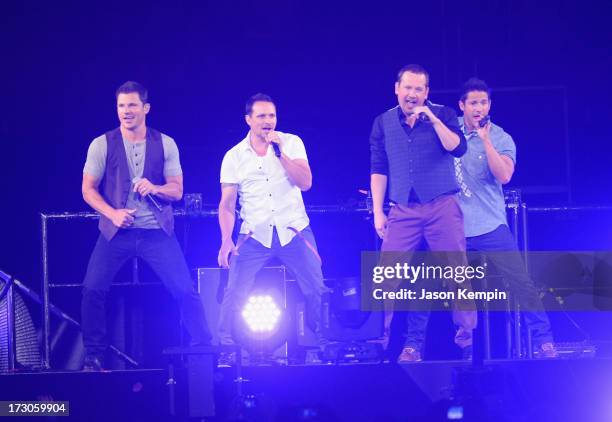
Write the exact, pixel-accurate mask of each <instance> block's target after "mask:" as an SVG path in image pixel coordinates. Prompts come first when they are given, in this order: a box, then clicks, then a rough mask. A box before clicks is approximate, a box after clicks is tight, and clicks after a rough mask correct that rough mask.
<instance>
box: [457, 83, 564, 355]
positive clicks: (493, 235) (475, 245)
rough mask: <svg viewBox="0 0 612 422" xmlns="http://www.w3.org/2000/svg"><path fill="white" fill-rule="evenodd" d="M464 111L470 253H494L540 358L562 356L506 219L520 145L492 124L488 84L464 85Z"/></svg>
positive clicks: (462, 181) (463, 177) (462, 184)
mask: <svg viewBox="0 0 612 422" xmlns="http://www.w3.org/2000/svg"><path fill="white" fill-rule="evenodd" d="M459 108H460V109H461V111H462V112H463V116H462V117H459V124H460V127H461V129H462V130H463V133H464V134H465V137H466V138H467V144H468V148H467V152H466V154H465V155H464V156H463V157H461V158H457V159H455V170H456V177H457V183H458V185H459V188H460V192H459V194H458V196H459V203H460V205H461V210H462V211H463V214H464V225H465V236H466V246H467V250H468V251H479V252H489V253H488V254H486V256H487V260H488V262H489V263H490V264H491V265H493V266H494V267H495V268H496V269H497V271H498V272H499V273H500V275H501V276H503V277H504V279H505V280H506V282H507V283H508V285H509V287H510V291H511V294H513V295H514V297H515V298H516V299H517V300H518V302H519V304H520V305H521V308H522V309H523V310H524V312H523V315H524V317H525V322H526V323H527V325H528V327H529V329H530V330H531V331H532V334H533V339H534V344H535V355H536V357H548V358H553V357H557V351H556V349H555V346H554V343H553V337H552V333H551V329H550V322H549V320H548V317H547V315H546V312H544V308H543V306H542V302H541V300H540V298H539V296H538V293H537V290H536V289H535V287H534V285H533V282H532V281H531V279H530V277H529V274H528V273H527V270H526V268H525V264H524V262H523V259H522V257H521V255H520V253H519V251H518V248H517V246H516V241H515V239H514V237H513V236H512V233H511V232H510V229H509V228H508V223H507V219H506V204H505V201H504V192H503V190H502V185H504V184H506V183H508V182H509V181H510V179H511V178H512V175H513V173H514V166H515V164H516V145H515V144H514V141H513V140H512V137H511V136H510V135H509V134H508V133H506V132H505V131H504V130H503V129H502V128H501V127H499V126H497V125H496V124H494V123H492V122H491V121H490V120H488V116H489V111H490V109H491V91H490V90H489V87H488V86H487V84H486V83H485V82H484V81H482V80H480V79H476V78H471V79H469V80H468V81H467V82H466V83H465V85H464V86H463V91H462V95H461V99H460V100H459ZM485 122H486V123H485ZM481 126H482V127H481Z"/></svg>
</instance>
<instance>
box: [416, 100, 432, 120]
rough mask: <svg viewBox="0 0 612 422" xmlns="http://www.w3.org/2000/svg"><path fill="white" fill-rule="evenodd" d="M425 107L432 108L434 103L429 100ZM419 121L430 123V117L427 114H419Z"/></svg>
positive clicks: (426, 101)
mask: <svg viewBox="0 0 612 422" xmlns="http://www.w3.org/2000/svg"><path fill="white" fill-rule="evenodd" d="M423 105H426V106H427V107H431V106H432V105H433V103H432V102H431V101H429V100H425V103H424V104H423ZM418 119H419V120H420V121H422V122H429V117H427V114H425V113H423V112H421V113H419V116H418Z"/></svg>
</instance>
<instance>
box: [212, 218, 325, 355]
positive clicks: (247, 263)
mask: <svg viewBox="0 0 612 422" xmlns="http://www.w3.org/2000/svg"><path fill="white" fill-rule="evenodd" d="M301 234H302V236H303V238H302V237H301V236H295V237H294V238H293V239H291V242H289V243H288V244H286V245H285V246H281V244H280V242H279V240H278V234H277V233H276V230H274V235H273V236H272V247H271V248H266V247H265V246H263V245H262V244H261V243H259V242H258V241H257V240H255V239H253V238H249V239H247V240H246V241H244V243H242V245H241V246H240V247H239V249H238V254H235V255H232V259H231V261H230V270H229V277H228V282H227V287H226V289H225V295H224V296H223V302H222V303H221V313H220V315H219V338H220V342H221V344H225V345H229V344H233V343H234V341H233V339H232V326H233V322H234V318H235V316H236V315H237V314H238V312H239V308H240V306H242V305H243V304H244V302H245V300H246V299H247V297H248V295H249V293H250V292H251V289H252V287H253V283H254V282H255V275H256V274H257V273H258V272H259V270H261V269H262V268H263V267H264V265H265V264H266V263H267V262H268V261H269V260H271V259H272V258H278V259H279V260H280V261H281V262H282V263H283V264H285V265H286V266H287V268H288V269H289V270H291V272H293V274H295V277H296V279H297V282H298V285H299V286H300V289H301V290H302V294H303V295H304V297H305V299H306V314H307V318H308V323H309V325H310V327H311V328H312V329H313V331H315V333H316V334H317V336H318V337H319V340H321V338H320V336H321V324H320V321H321V295H322V294H323V293H325V292H326V291H327V288H326V287H325V285H324V284H323V273H322V272H321V262H320V260H319V257H318V255H315V253H314V252H313V250H311V249H310V248H309V247H308V245H307V243H306V241H308V243H309V244H310V245H311V246H312V247H313V248H315V249H316V245H317V244H316V242H315V238H314V234H313V233H312V229H311V228H310V226H309V227H306V228H305V229H304V230H302V232H301ZM244 237H245V235H240V237H239V239H238V244H239V245H240V243H241V241H242V240H243V239H244Z"/></svg>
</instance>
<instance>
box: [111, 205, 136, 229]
mask: <svg viewBox="0 0 612 422" xmlns="http://www.w3.org/2000/svg"><path fill="white" fill-rule="evenodd" d="M135 212H136V210H135V209H127V208H120V209H117V210H115V212H114V213H113V215H112V217H111V221H112V222H113V224H114V225H115V227H119V228H120V229H125V228H127V227H130V226H131V225H132V223H133V222H134V213H135Z"/></svg>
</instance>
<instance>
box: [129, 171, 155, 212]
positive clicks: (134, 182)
mask: <svg viewBox="0 0 612 422" xmlns="http://www.w3.org/2000/svg"><path fill="white" fill-rule="evenodd" d="M141 179H142V178H141V177H134V178H133V179H132V183H133V184H136V183H138V182H139V181H140V180H141ZM145 197H146V198H147V199H148V200H149V202H150V203H151V204H153V206H154V207H155V208H157V211H161V210H162V206H161V205H160V203H159V202H157V199H155V197H154V196H153V195H151V194H150V193H148V194H146V195H145Z"/></svg>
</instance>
